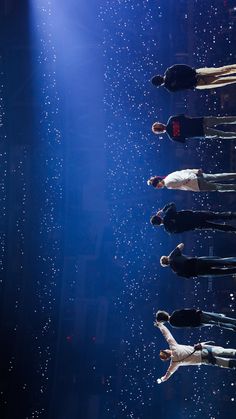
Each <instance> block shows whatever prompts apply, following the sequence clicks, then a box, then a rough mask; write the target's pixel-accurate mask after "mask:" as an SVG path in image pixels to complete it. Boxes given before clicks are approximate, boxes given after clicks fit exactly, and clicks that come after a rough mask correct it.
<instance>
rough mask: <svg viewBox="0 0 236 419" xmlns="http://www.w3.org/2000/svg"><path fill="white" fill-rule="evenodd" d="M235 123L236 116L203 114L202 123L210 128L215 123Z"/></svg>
mask: <svg viewBox="0 0 236 419" xmlns="http://www.w3.org/2000/svg"><path fill="white" fill-rule="evenodd" d="M226 124H236V116H204V125H205V126H206V127H209V128H212V127H216V126H217V125H226Z"/></svg>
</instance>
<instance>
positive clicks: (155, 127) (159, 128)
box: [152, 122, 166, 135]
mask: <svg viewBox="0 0 236 419" xmlns="http://www.w3.org/2000/svg"><path fill="white" fill-rule="evenodd" d="M152 132H153V134H157V135H159V134H163V133H164V132H166V125H164V124H162V123H161V122H154V124H152Z"/></svg>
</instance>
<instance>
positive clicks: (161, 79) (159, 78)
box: [151, 74, 164, 87]
mask: <svg viewBox="0 0 236 419" xmlns="http://www.w3.org/2000/svg"><path fill="white" fill-rule="evenodd" d="M151 83H152V84H153V86H156V87H159V86H161V85H162V84H164V77H163V76H160V75H159V74H158V75H157V76H153V77H152V78H151Z"/></svg>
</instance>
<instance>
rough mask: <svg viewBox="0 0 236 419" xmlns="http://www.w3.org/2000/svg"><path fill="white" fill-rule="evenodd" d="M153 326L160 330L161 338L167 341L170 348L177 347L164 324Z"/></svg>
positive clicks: (157, 323) (156, 323)
mask: <svg viewBox="0 0 236 419" xmlns="http://www.w3.org/2000/svg"><path fill="white" fill-rule="evenodd" d="M155 326H156V327H158V328H159V329H160V331H161V333H162V334H163V336H164V338H165V339H166V341H167V343H168V345H169V347H170V348H171V347H172V346H175V345H177V342H176V340H175V339H174V337H173V336H172V334H171V333H170V331H169V329H167V327H166V326H164V324H162V323H159V322H155Z"/></svg>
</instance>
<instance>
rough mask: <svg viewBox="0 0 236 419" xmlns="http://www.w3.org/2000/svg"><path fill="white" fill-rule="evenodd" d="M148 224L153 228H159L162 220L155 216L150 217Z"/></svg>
mask: <svg viewBox="0 0 236 419" xmlns="http://www.w3.org/2000/svg"><path fill="white" fill-rule="evenodd" d="M150 223H151V224H152V225H153V226H160V225H161V224H162V218H161V217H160V216H159V215H157V214H155V215H152V217H151V218H150Z"/></svg>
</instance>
